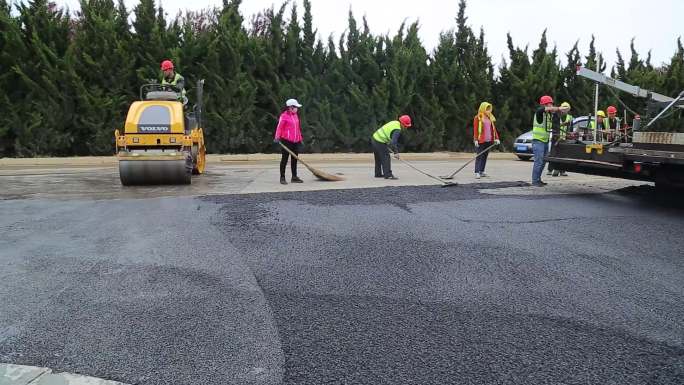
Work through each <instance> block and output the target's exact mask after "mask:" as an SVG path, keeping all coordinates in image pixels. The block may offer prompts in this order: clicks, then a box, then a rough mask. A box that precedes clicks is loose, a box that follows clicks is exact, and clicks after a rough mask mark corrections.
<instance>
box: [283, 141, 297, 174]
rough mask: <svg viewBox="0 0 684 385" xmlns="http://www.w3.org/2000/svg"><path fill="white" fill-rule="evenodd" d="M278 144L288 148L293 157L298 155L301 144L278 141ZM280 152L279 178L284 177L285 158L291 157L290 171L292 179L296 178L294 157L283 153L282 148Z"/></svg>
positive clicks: (295, 160) (285, 152)
mask: <svg viewBox="0 0 684 385" xmlns="http://www.w3.org/2000/svg"><path fill="white" fill-rule="evenodd" d="M280 143H282V144H283V145H285V147H287V148H289V149H290V151H292V152H294V153H295V155H299V147H300V146H301V143H292V142H290V141H287V140H284V139H280ZM281 150H282V154H283V155H282V157H281V158H280V176H281V177H283V178H284V177H285V167H287V158H288V157H291V158H292V161H291V162H290V169H291V170H292V177H293V178H294V177H296V176H297V159H295V157H293V156H291V155H290V153H289V152H287V151H285V149H284V148H281Z"/></svg>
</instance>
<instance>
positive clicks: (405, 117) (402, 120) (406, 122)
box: [399, 115, 411, 127]
mask: <svg viewBox="0 0 684 385" xmlns="http://www.w3.org/2000/svg"><path fill="white" fill-rule="evenodd" d="M399 123H401V124H403V125H404V127H411V117H410V116H408V115H402V116H400V117H399Z"/></svg>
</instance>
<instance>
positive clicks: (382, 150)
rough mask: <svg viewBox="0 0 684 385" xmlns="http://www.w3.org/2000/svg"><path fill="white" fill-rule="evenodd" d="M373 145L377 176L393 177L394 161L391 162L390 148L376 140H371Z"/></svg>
mask: <svg viewBox="0 0 684 385" xmlns="http://www.w3.org/2000/svg"><path fill="white" fill-rule="evenodd" d="M371 145H372V146H373V155H374V156H375V176H377V177H381V176H385V177H388V176H391V175H392V161H391V160H390V153H389V148H387V145H386V144H385V143H380V142H378V141H377V140H375V139H371Z"/></svg>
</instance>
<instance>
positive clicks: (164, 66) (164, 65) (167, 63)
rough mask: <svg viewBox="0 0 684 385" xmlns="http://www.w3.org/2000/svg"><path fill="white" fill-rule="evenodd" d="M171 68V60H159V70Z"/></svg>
mask: <svg viewBox="0 0 684 385" xmlns="http://www.w3.org/2000/svg"><path fill="white" fill-rule="evenodd" d="M172 69H173V62H172V61H171V60H164V61H163V62H161V70H162V71H166V70H172Z"/></svg>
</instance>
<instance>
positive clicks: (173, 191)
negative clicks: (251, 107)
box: [0, 154, 643, 199]
mask: <svg viewBox="0 0 684 385" xmlns="http://www.w3.org/2000/svg"><path fill="white" fill-rule="evenodd" d="M353 155H354V156H350V155H349V156H344V154H342V155H337V158H335V155H334V154H333V155H330V156H329V157H330V158H331V159H325V158H324V157H323V156H321V155H320V154H318V155H315V156H313V155H312V156H311V157H312V158H313V161H312V162H311V165H312V166H313V167H315V168H319V169H321V170H323V171H325V172H327V173H330V174H336V175H340V176H342V177H344V178H345V179H346V180H344V181H341V182H323V181H320V180H317V179H316V178H315V177H314V176H313V174H311V173H310V172H309V171H308V170H307V169H306V168H304V167H303V166H300V170H299V175H300V176H301V177H302V179H304V181H305V183H303V184H288V185H286V186H283V185H281V184H280V183H279V171H278V163H277V161H276V160H275V159H271V160H268V159H267V160H262V159H261V158H257V160H252V161H242V160H234V158H226V159H228V160H226V161H222V160H221V159H222V158H220V157H214V158H213V161H212V162H211V163H209V164H208V166H207V172H206V174H204V175H201V176H198V177H194V178H193V182H192V185H189V186H156V187H149V186H144V187H126V186H122V185H121V183H120V182H119V176H118V168H117V167H116V164H115V163H112V162H111V159H110V160H109V164H106V165H103V164H104V163H105V159H100V158H97V159H96V160H93V162H92V164H94V165H95V166H88V162H86V161H84V160H82V159H80V158H79V159H78V162H76V161H69V160H63V161H61V162H59V161H58V160H55V159H52V160H50V161H49V162H48V161H47V160H46V161H44V162H42V163H30V162H29V161H25V163H19V164H16V163H13V164H5V165H4V168H0V184H1V185H2V186H3V188H2V190H0V199H15V198H31V199H43V198H45V199H127V198H148V197H160V196H198V195H216V194H243V193H262V192H281V191H282V192H287V191H313V190H327V189H350V188H368V187H383V186H417V185H434V184H438V182H437V181H435V180H433V179H430V178H428V177H426V176H424V175H421V174H420V173H418V172H416V171H414V170H412V169H411V168H409V167H408V166H406V165H404V164H402V163H401V162H399V161H397V160H394V161H393V170H394V173H395V174H396V175H397V176H398V177H399V180H385V179H377V178H374V177H373V164H372V158H371V159H366V158H367V157H369V156H365V155H363V154H361V155H356V154H353ZM428 155H429V154H416V155H413V156H410V155H407V156H405V158H406V159H407V160H409V161H410V162H411V163H412V164H414V165H415V166H416V167H418V168H420V169H422V170H424V171H425V172H427V173H429V174H432V175H435V176H440V175H448V174H450V173H452V172H453V171H454V170H456V169H458V168H459V167H460V166H461V165H462V164H463V163H464V162H466V161H467V160H468V159H467V156H469V155H470V154H460V155H459V156H456V155H453V156H451V157H447V156H439V154H437V155H435V156H428ZM497 155H498V156H497V157H495V159H492V160H490V161H489V162H488V167H487V172H488V174H489V178H484V179H482V182H501V181H523V182H529V180H530V175H531V169H532V163H531V162H523V161H519V160H514V159H512V158H511V157H512V156H511V155H509V154H497ZM345 157H346V158H348V159H345ZM496 158H499V159H496ZM107 159H109V158H107ZM570 175H571V176H569V177H557V178H552V177H547V178H546V180H547V181H548V182H549V183H551V185H550V186H548V187H547V188H546V190H548V191H551V192H553V193H556V194H557V193H591V192H605V191H610V190H614V189H617V188H622V187H626V186H631V185H640V184H643V182H633V181H627V180H620V179H612V178H601V177H594V176H586V175H581V174H570ZM287 176H288V180H289V177H290V170H289V168H288V170H287ZM453 181H454V182H456V183H461V184H463V183H475V182H478V181H477V180H475V178H474V175H473V168H472V165H471V166H468V167H467V168H466V169H464V170H463V171H462V172H460V173H459V174H457V175H456V177H455V178H454V179H453ZM523 187H524V186H523ZM514 191H515V192H516V193H534V194H537V193H542V194H543V193H545V191H540V190H539V189H535V188H531V187H530V188H514Z"/></svg>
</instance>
